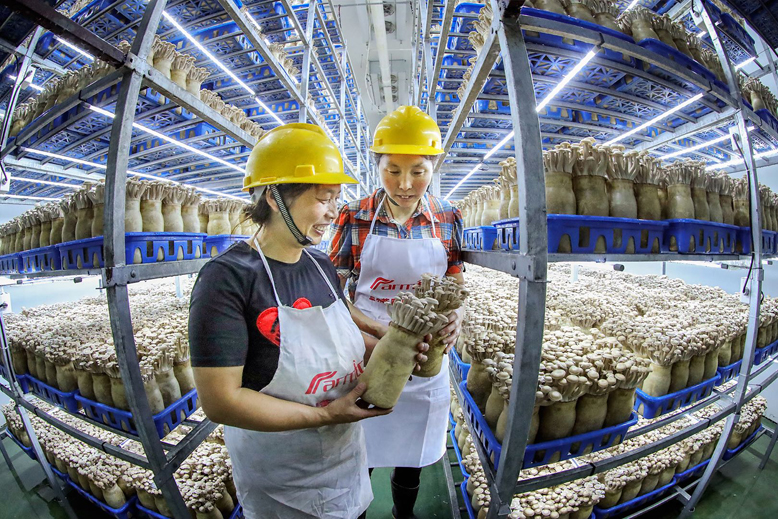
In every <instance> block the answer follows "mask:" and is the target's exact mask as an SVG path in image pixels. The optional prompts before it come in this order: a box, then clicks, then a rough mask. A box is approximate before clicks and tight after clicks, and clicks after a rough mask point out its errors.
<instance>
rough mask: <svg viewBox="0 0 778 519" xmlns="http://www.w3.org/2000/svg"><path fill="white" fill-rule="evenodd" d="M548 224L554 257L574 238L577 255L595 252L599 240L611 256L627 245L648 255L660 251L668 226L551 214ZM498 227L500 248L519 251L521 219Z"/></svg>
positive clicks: (596, 217)
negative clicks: (586, 234)
mask: <svg viewBox="0 0 778 519" xmlns="http://www.w3.org/2000/svg"><path fill="white" fill-rule="evenodd" d="M546 222H547V225H548V252H549V253H552V254H553V253H557V252H558V251H559V243H560V242H561V241H562V238H563V237H564V236H569V237H570V245H571V251H572V252H574V253H588V254H591V253H594V249H595V247H596V246H597V241H598V240H599V239H600V238H601V237H602V238H603V239H604V240H605V250H606V252H608V253H611V254H613V253H617V254H623V253H625V252H626V251H627V246H628V245H629V244H630V243H633V244H634V248H635V253H637V254H647V253H650V252H651V251H652V250H654V249H656V248H658V244H659V243H661V241H662V236H663V233H664V229H665V228H666V227H667V224H666V223H664V222H656V221H650V220H635V219H631V218H613V217H610V216H580V215H573V214H550V215H548V217H547V220H546ZM495 226H496V227H497V229H498V231H499V233H498V234H499V237H498V239H499V240H500V247H501V248H503V249H504V250H518V248H519V219H518V218H510V219H507V220H500V221H498V222H495ZM586 229H588V230H589V240H588V242H586V241H585V240H584V239H583V237H582V234H583V233H582V232H581V231H585V230H586ZM619 239H620V243H618V242H619Z"/></svg>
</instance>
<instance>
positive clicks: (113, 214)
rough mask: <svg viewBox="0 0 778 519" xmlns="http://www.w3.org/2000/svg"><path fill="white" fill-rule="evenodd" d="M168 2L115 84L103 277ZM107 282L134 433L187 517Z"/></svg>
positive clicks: (128, 328) (120, 247)
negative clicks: (150, 63) (141, 100)
mask: <svg viewBox="0 0 778 519" xmlns="http://www.w3.org/2000/svg"><path fill="white" fill-rule="evenodd" d="M166 3H167V2H166V0H150V2H149V4H148V6H147V8H146V12H145V13H144V15H143V20H142V21H141V25H140V27H139V30H138V34H137V36H136V37H135V40H134V41H133V43H132V48H131V49H130V52H131V53H132V54H134V55H136V56H137V61H136V63H135V67H134V68H135V70H129V71H128V72H126V73H125V74H124V76H123V77H122V82H121V86H120V88H119V96H118V99H117V102H116V110H115V114H116V117H114V120H113V125H112V127H111V140H110V144H109V147H108V159H107V164H106V172H105V215H104V221H103V229H104V236H105V239H104V257H105V267H106V274H105V276H106V279H110V277H111V269H112V268H113V267H115V266H121V265H125V263H126V258H125V250H124V211H125V205H124V202H125V187H126V185H125V183H126V180H127V167H128V162H129V156H130V143H131V141H132V124H133V122H134V119H135V106H136V104H137V102H138V94H139V93H140V88H141V83H142V81H143V73H144V72H145V70H146V68H144V67H148V65H147V64H146V56H147V54H148V52H149V50H150V49H151V44H152V42H153V39H154V35H155V34H156V31H157V27H159V22H160V19H161V18H162V12H163V11H164V9H165V5H166ZM108 285H109V286H108V288H107V289H106V291H107V294H106V295H107V299H108V312H109V315H110V317H111V331H112V332H113V342H114V347H115V348H116V358H117V361H118V364H119V371H120V372H121V375H122V380H124V387H125V388H126V391H127V401H128V403H129V406H130V410H131V411H132V414H133V416H134V417H135V423H136V424H137V428H138V436H139V437H140V440H141V444H142V445H143V449H144V451H145V453H146V458H147V459H148V460H149V464H150V465H151V469H152V472H153V473H154V482H155V483H156V485H157V488H159V489H160V491H161V492H162V495H163V497H164V498H165V501H166V502H167V505H168V507H169V508H170V511H171V512H172V513H173V517H174V518H175V519H188V518H189V517H190V514H189V511H188V509H187V507H186V504H185V503H184V500H183V498H182V497H181V493H180V492H179V490H178V486H177V485H176V482H175V480H174V479H173V477H172V475H168V476H166V477H161V475H162V474H163V472H164V469H165V467H166V465H167V457H166V456H165V451H164V450H163V449H162V444H161V443H160V441H159V436H158V434H157V430H156V428H155V427H154V422H153V420H152V413H151V408H150V406H149V402H148V399H147V398H146V392H145V391H144V388H143V379H142V377H141V372H140V365H139V363H138V352H137V350H136V348H135V336H134V334H133V329H132V316H131V312H130V300H129V295H128V292H127V285H114V284H111V283H108Z"/></svg>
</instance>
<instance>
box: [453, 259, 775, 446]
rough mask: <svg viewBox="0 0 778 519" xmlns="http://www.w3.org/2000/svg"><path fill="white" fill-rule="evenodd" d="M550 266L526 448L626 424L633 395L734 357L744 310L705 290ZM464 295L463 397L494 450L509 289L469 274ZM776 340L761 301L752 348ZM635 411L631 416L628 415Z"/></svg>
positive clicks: (491, 277) (501, 428)
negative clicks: (469, 398)
mask: <svg viewBox="0 0 778 519" xmlns="http://www.w3.org/2000/svg"><path fill="white" fill-rule="evenodd" d="M569 269H570V267H569V266H562V265H559V266H557V265H554V266H551V267H550V268H549V276H548V277H549V283H548V285H547V298H546V316H545V332H544V335H543V345H542V356H541V363H540V373H539V376H538V385H537V393H536V396H535V407H534V412H533V416H532V423H531V428H530V435H529V442H530V443H538V442H546V441H550V440H557V439H561V438H567V437H570V436H574V435H578V434H582V433H586V432H590V431H595V430H600V429H603V428H605V427H608V426H612V425H616V424H620V423H624V422H626V421H628V420H629V419H630V416H631V413H632V411H633V406H634V403H635V392H636V389H637V388H640V389H641V390H642V391H643V392H644V393H645V394H646V395H648V396H650V397H660V396H664V395H667V394H670V393H675V392H677V391H680V390H683V389H686V388H689V387H692V386H695V385H698V384H700V383H702V382H704V381H708V380H710V379H712V378H714V377H716V376H717V368H718V367H719V366H727V365H730V364H732V363H734V362H737V361H738V360H740V359H742V356H743V349H744V344H745V337H746V327H747V321H748V305H745V304H743V303H741V302H740V300H739V298H738V297H737V296H735V295H730V294H727V293H725V292H724V291H723V290H720V289H717V288H711V287H704V286H698V285H690V284H686V283H684V282H683V281H680V280H676V279H668V278H666V277H661V276H633V275H630V274H624V273H620V272H615V271H606V270H598V269H581V270H580V274H579V278H578V281H577V282H571V281H569V277H570V274H569ZM465 276H466V281H467V286H468V287H469V290H470V296H469V298H468V300H467V303H466V315H465V319H464V324H463V327H462V334H461V336H460V338H459V341H458V342H457V345H456V349H457V352H458V354H459V355H460V356H461V358H462V360H463V361H464V362H466V363H470V364H471V366H470V370H469V372H468V374H467V390H468V392H469V393H470V394H471V395H472V397H473V400H474V401H475V404H476V405H477V406H478V408H479V409H480V411H481V413H482V414H483V415H484V418H485V419H486V422H487V423H488V425H489V426H490V428H491V430H492V431H493V433H494V435H495V437H496V438H497V439H498V441H502V439H503V437H504V434H505V425H506V420H507V410H508V401H509V399H510V388H511V383H512V379H513V353H514V349H515V328H516V319H517V314H516V308H517V306H518V283H519V282H518V280H516V278H513V277H511V276H509V275H507V274H502V273H498V272H495V271H493V270H487V269H483V268H481V267H477V266H471V265H468V269H467V272H466V274H465ZM777 339H778V304H776V300H774V299H772V298H765V300H764V301H763V304H762V311H761V315H760V326H759V333H758V336H757V348H761V347H764V346H767V345H769V344H771V343H772V342H774V341H775V340H777ZM639 411H640V410H639Z"/></svg>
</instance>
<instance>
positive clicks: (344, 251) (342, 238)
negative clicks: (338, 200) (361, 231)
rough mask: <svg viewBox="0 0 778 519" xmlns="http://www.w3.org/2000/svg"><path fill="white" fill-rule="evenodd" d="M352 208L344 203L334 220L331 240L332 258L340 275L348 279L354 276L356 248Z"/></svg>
mask: <svg viewBox="0 0 778 519" xmlns="http://www.w3.org/2000/svg"><path fill="white" fill-rule="evenodd" d="M352 215H353V214H352V210H351V209H350V208H349V204H344V205H343V207H341V209H340V213H339V214H338V217H337V218H336V219H335V221H334V222H332V226H331V228H330V229H331V235H332V239H331V240H330V250H329V255H330V260H332V263H333V264H334V265H335V270H336V272H337V273H338V277H340V279H342V280H348V279H350V278H352V277H353V276H354V265H355V263H356V261H355V259H354V255H355V252H356V251H355V250H354V249H355V248H354V247H352V236H351V235H352V227H353V223H354V222H353V219H352Z"/></svg>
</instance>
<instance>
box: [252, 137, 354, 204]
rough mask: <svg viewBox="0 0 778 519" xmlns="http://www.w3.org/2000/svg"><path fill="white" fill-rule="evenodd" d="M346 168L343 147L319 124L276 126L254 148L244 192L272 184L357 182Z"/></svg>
mask: <svg viewBox="0 0 778 519" xmlns="http://www.w3.org/2000/svg"><path fill="white" fill-rule="evenodd" d="M358 182H359V181H358V180H356V179H355V178H353V177H350V176H348V175H347V174H346V173H344V171H343V159H342V158H341V156H340V150H338V147H337V146H335V144H334V143H333V142H332V141H331V140H330V139H329V138H328V137H327V135H326V134H325V133H324V130H323V129H321V128H320V127H319V126H317V125H315V124H307V123H291V124H285V125H283V126H279V127H277V128H273V129H272V130H270V131H269V132H267V133H266V134H264V135H263V136H262V137H260V138H259V141H258V142H257V144H256V146H254V149H253V150H251V155H250V156H249V161H248V163H247V164H246V176H245V177H243V191H248V190H249V189H251V188H253V187H259V186H267V185H270V184H357V183H358Z"/></svg>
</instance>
